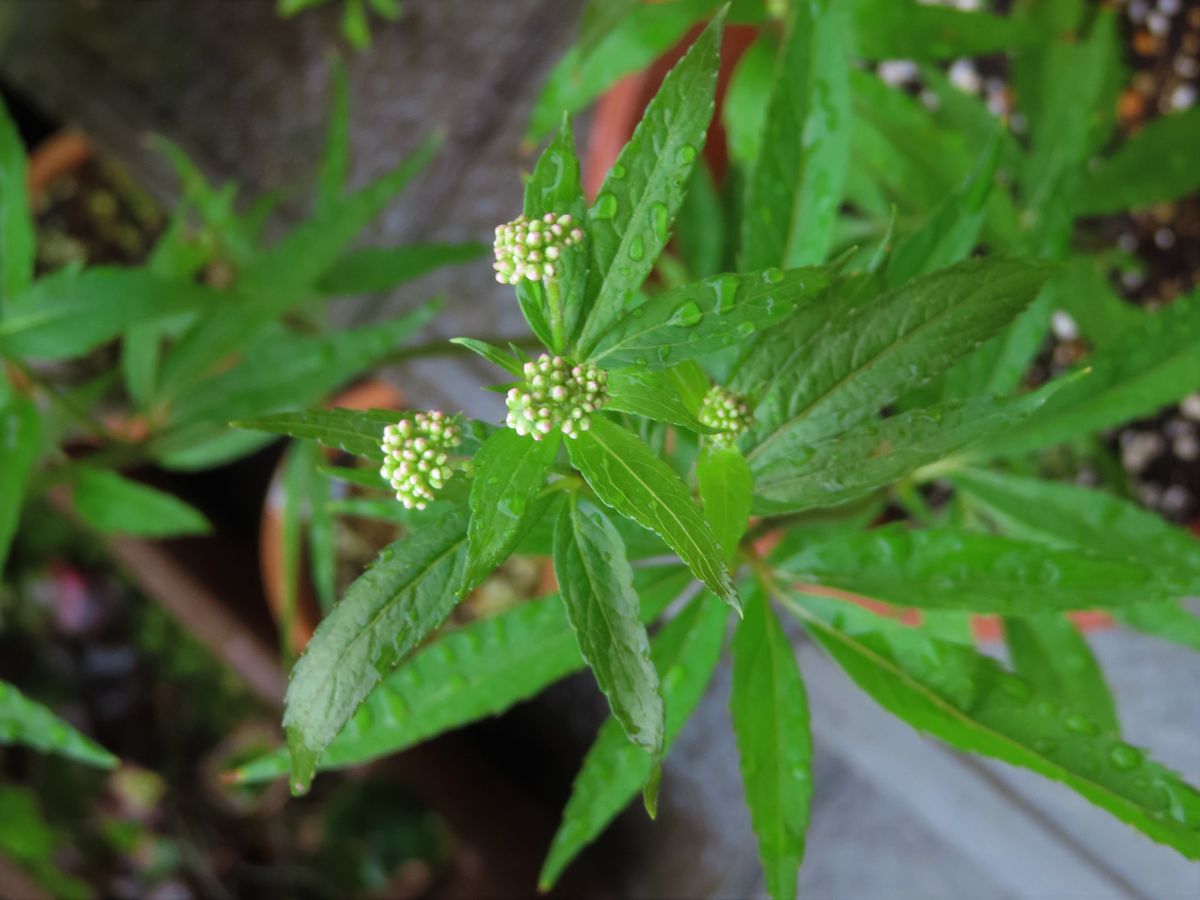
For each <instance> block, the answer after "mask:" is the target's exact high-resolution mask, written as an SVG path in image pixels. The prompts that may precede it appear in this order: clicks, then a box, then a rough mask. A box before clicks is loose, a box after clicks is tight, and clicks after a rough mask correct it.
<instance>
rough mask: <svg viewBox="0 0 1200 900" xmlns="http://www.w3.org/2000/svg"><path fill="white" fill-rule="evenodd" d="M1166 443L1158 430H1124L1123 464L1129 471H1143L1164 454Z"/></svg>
mask: <svg viewBox="0 0 1200 900" xmlns="http://www.w3.org/2000/svg"><path fill="white" fill-rule="evenodd" d="M1166 444H1167V442H1166V441H1165V440H1164V439H1163V436H1162V435H1161V434H1159V433H1158V432H1157V431H1125V432H1122V433H1121V464H1122V465H1123V466H1124V467H1125V470H1126V471H1127V472H1132V473H1134V474H1136V473H1138V472H1141V471H1142V470H1143V469H1145V468H1146V467H1147V466H1148V465H1150V463H1152V462H1154V460H1155V459H1157V458H1158V456H1159V455H1161V454H1162V452H1163V450H1165V449H1166Z"/></svg>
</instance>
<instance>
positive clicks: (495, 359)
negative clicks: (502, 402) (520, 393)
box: [450, 337, 524, 378]
mask: <svg viewBox="0 0 1200 900" xmlns="http://www.w3.org/2000/svg"><path fill="white" fill-rule="evenodd" d="M450 343H452V344H458V345H459V346H460V347H466V348H467V349H468V350H470V351H471V352H472V353H476V354H478V355H479V356H482V357H483V358H484V359H486V360H487V361H488V362H490V363H492V364H493V365H495V366H499V367H500V368H501V369H504V370H505V371H506V372H509V373H510V374H513V375H516V376H517V377H518V378H523V377H524V373H523V372H522V367H521V360H519V359H517V358H516V357H515V356H513V355H512V354H511V353H509V352H508V351H507V350H501V349H500V348H499V347H497V346H495V345H494V344H489V343H488V342H487V341H477V340H475V339H474V338H465V337H457V338H450Z"/></svg>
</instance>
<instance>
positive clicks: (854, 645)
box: [790, 596, 1200, 859]
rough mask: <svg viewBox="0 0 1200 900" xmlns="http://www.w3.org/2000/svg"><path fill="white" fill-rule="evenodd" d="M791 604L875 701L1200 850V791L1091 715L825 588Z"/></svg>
mask: <svg viewBox="0 0 1200 900" xmlns="http://www.w3.org/2000/svg"><path fill="white" fill-rule="evenodd" d="M790 606H791V608H792V609H793V610H794V611H795V612H796V613H797V614H798V615H799V616H801V618H802V619H803V620H804V622H805V625H806V626H807V627H808V629H809V632H810V633H811V634H812V635H813V637H815V638H816V639H817V640H818V641H819V642H820V643H821V645H822V646H823V647H824V648H825V649H826V651H828V653H829V654H830V656H832V657H833V658H834V660H836V661H837V663H838V664H839V665H841V666H842V668H843V669H845V670H846V673H847V674H848V675H849V676H850V677H851V678H852V679H854V681H855V682H856V683H857V684H858V686H859V687H861V688H862V689H863V690H864V691H866V692H867V693H868V694H870V695H871V697H872V698H874V699H875V701H876V702H877V703H879V704H880V706H882V707H883V708H884V709H886V710H888V711H889V712H891V713H892V714H894V715H896V716H898V717H900V718H901V719H903V720H904V721H906V722H908V723H909V724H910V725H912V726H913V727H914V728H916V729H918V730H919V731H923V732H927V733H929V734H932V735H934V736H935V737H937V738H939V739H941V740H943V741H945V742H946V743H948V744H950V745H951V746H953V747H956V748H958V749H959V750H964V751H967V752H969V753H981V754H984V755H986V756H991V757H994V758H996V759H999V760H1002V761H1004V762H1007V763H1011V764H1012V765H1016V766H1022V767H1024V768H1027V769H1032V770H1033V771H1034V772H1037V773H1039V774H1041V775H1044V776H1045V777H1047V778H1052V779H1054V780H1056V781H1061V782H1063V783H1064V784H1065V785H1067V787H1069V788H1071V789H1072V790H1073V791H1075V792H1076V793H1078V794H1080V795H1081V796H1083V797H1084V799H1086V800H1088V801H1090V802H1091V803H1094V804H1095V805H1097V806H1099V807H1101V808H1102V809H1105V810H1107V811H1108V812H1110V813H1112V814H1113V815H1114V816H1116V817H1117V818H1118V819H1120V820H1121V821H1123V822H1125V823H1126V824H1128V825H1131V826H1133V827H1134V828H1136V829H1138V830H1139V831H1141V832H1142V833H1143V834H1145V835H1147V836H1148V837H1150V838H1152V839H1153V840H1156V841H1158V842H1160V843H1163V844H1167V845H1169V846H1171V847H1174V848H1175V849H1176V850H1178V851H1179V852H1180V853H1182V854H1184V855H1185V856H1187V857H1188V858H1189V859H1200V793H1198V792H1197V791H1196V790H1195V788H1193V787H1191V786H1190V785H1188V784H1186V783H1185V782H1184V781H1183V780H1182V779H1181V778H1180V777H1179V776H1178V775H1177V774H1175V773H1174V772H1172V771H1171V770H1169V769H1167V768H1166V767H1165V766H1162V765H1160V764H1158V763H1156V762H1154V761H1153V760H1151V759H1150V758H1149V755H1148V754H1147V753H1145V752H1144V751H1142V750H1139V749H1138V748H1136V747H1132V746H1130V745H1129V744H1126V743H1124V742H1122V741H1121V740H1119V739H1118V738H1116V737H1114V736H1111V735H1105V734H1102V733H1101V730H1100V726H1099V725H1098V724H1097V723H1095V722H1093V721H1092V720H1091V719H1090V718H1088V717H1087V716H1086V715H1085V714H1083V713H1081V712H1078V711H1075V710H1071V709H1068V708H1064V707H1061V706H1059V705H1058V704H1056V703H1054V702H1053V701H1051V700H1049V699H1047V698H1044V697H1040V696H1038V695H1037V694H1036V692H1035V691H1034V690H1033V688H1032V686H1031V685H1030V684H1029V682H1028V681H1026V680H1025V679H1023V678H1020V677H1018V676H1015V675H1010V674H1008V673H1005V672H1004V671H1003V670H1001V668H1000V666H999V664H998V663H996V661H995V660H993V659H991V658H989V657H986V656H984V655H983V654H981V653H978V652H976V651H975V650H973V649H971V648H969V647H966V646H964V645H962V644H955V643H951V642H947V641H940V640H937V639H935V638H932V637H929V636H928V635H925V634H922V633H921V632H920V631H918V630H916V629H912V628H906V627H905V626H903V625H899V624H897V623H895V622H891V621H888V620H886V619H883V618H880V617H879V616H875V615H873V614H871V613H868V612H866V611H865V610H861V609H859V608H858V607H855V606H851V605H850V604H847V603H839V602H837V601H833V600H830V599H828V598H825V597H807V596H800V597H796V598H794V599H793V600H792V602H791V604H790Z"/></svg>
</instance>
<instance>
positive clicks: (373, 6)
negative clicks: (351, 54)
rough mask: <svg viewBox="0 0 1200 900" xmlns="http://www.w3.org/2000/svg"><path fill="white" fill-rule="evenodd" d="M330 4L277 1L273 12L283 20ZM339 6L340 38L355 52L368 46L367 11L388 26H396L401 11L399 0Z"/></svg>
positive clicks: (348, 1)
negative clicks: (391, 23) (394, 24)
mask: <svg viewBox="0 0 1200 900" xmlns="http://www.w3.org/2000/svg"><path fill="white" fill-rule="evenodd" d="M331 2H333V0H277V2H276V4H275V9H276V11H277V12H278V13H279V15H280V16H282V17H283V18H285V19H290V18H291V17H292V16H295V15H298V14H299V13H302V12H304V11H305V10H306V9H313V8H314V7H317V6H324V5H326V4H328V3H331ZM341 2H342V4H343V5H342V22H341V28H342V37H344V38H345V39H346V40H347V41H348V42H349V43H350V46H351V47H353V48H354V49H355V50H366V49H367V48H368V47H370V46H371V23H370V21H369V20H368V15H367V13H368V10H370V11H371V12H374V13H375V15H377V16H379V17H380V18H381V19H384V20H385V21H388V22H395V21H396V20H398V19H399V18H400V17H401V16H402V15H403V14H404V10H403V8H402V7H401V5H400V0H341Z"/></svg>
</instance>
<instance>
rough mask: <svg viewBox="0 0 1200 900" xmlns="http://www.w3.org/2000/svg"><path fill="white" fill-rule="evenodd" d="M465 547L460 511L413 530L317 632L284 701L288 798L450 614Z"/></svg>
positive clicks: (304, 786) (305, 787) (304, 784)
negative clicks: (369, 700) (365, 703)
mask: <svg viewBox="0 0 1200 900" xmlns="http://www.w3.org/2000/svg"><path fill="white" fill-rule="evenodd" d="M466 541H467V516H466V512H465V510H458V511H455V512H454V513H452V514H451V515H448V516H445V517H444V518H442V519H440V520H439V521H437V522H432V523H430V524H429V525H427V526H426V527H424V528H420V529H417V530H415V531H414V532H413V533H412V534H410V535H408V536H407V537H405V538H402V539H400V540H398V541H396V542H395V543H393V544H391V545H390V546H388V547H387V548H386V549H385V550H384V551H383V552H382V553H381V554H380V555H379V559H378V560H377V561H376V562H375V563H374V564H373V565H372V566H371V567H370V568H369V569H367V571H366V572H364V573H363V574H362V575H361V576H359V578H358V579H357V580H356V581H355V582H354V583H353V584H351V585H350V587H349V588H348V589H347V590H346V593H345V596H343V597H342V600H341V602H340V603H339V604H338V605H337V606H335V607H334V608H333V612H332V613H330V615H329V616H328V617H327V618H325V619H324V620H323V621H322V622H321V624H320V625H319V626H318V627H317V630H316V633H314V634H313V637H312V640H311V641H309V644H308V647H307V648H305V651H304V655H303V656H301V657H300V660H299V662H297V663H296V666H295V668H294V669H293V670H292V676H291V682H290V683H289V684H288V691H287V698H286V700H285V707H284V714H283V726H284V728H285V730H286V731H287V739H288V750H289V752H290V753H291V756H292V791H293V792H295V793H304V792H305V791H307V790H308V787H309V785H310V784H311V782H312V776H313V773H314V772H315V771H316V766H317V761H318V759H320V756H321V753H322V752H323V751H324V750H325V748H326V747H327V746H328V745H329V742H330V741H332V740H333V739H334V737H336V736H337V733H338V732H339V731H341V729H342V726H343V725H345V724H346V722H347V721H348V720H349V719H350V717H351V716H352V715H354V711H355V710H356V709H357V708H358V706H359V704H360V703H362V701H363V700H364V699H366V697H367V695H368V694H369V693H370V692H371V689H372V688H374V687H375V685H376V684H378V683H379V681H380V679H381V678H382V677H383V676H384V675H386V674H387V672H388V671H390V670H391V669H392V667H393V666H395V665H396V663H398V662H400V660H402V659H403V658H404V657H405V656H407V655H408V654H409V652H411V651H412V650H413V649H414V648H415V647H417V646H418V645H419V644H420V643H421V641H422V640H424V639H425V637H426V636H427V635H429V634H430V633H431V632H432V631H433V630H434V629H436V628H437V627H438V626H439V625H441V624H442V622H443V621H444V620H445V619H446V616H448V615H449V614H450V611H451V610H452V609H453V608H454V605H455V603H457V602H458V599H459V595H458V593H457V591H456V588H457V586H458V585H459V584H461V579H462V568H463V564H464V563H465V562H466Z"/></svg>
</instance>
